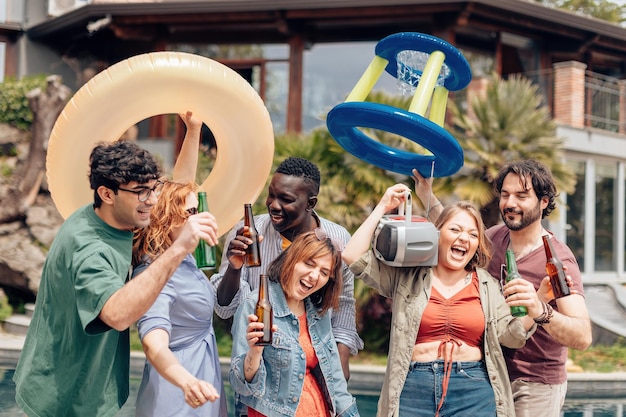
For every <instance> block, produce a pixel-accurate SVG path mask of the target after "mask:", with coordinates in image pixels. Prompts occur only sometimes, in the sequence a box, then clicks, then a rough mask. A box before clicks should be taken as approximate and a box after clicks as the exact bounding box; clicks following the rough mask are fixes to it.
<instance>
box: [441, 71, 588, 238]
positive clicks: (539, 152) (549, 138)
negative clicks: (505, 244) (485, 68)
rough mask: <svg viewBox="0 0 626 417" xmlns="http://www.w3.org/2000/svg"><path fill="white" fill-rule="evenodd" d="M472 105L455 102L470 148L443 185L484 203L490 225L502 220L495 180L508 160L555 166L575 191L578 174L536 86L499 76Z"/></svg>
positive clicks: (560, 185) (458, 129) (458, 133)
mask: <svg viewBox="0 0 626 417" xmlns="http://www.w3.org/2000/svg"><path fill="white" fill-rule="evenodd" d="M469 106H470V108H471V111H470V112H467V113H466V112H463V111H462V109H461V106H459V105H457V104H455V103H453V102H451V103H450V112H451V116H452V117H451V125H452V127H451V128H450V129H451V130H452V133H453V134H454V136H455V137H456V138H457V139H458V140H459V143H460V144H461V147H462V148H463V150H464V152H465V163H464V166H463V167H462V168H461V170H460V171H459V172H458V173H456V174H455V175H453V176H451V177H448V178H445V179H444V180H443V184H442V187H443V189H444V190H445V191H446V192H447V193H450V194H454V195H455V196H456V197H457V198H460V199H463V200H470V201H473V202H474V203H475V204H477V205H478V206H479V207H481V212H482V215H483V221H484V222H485V225H486V226H487V227H490V226H492V225H494V224H496V223H497V222H498V221H499V211H498V200H497V196H496V194H495V192H494V189H493V181H494V178H495V176H496V174H497V172H498V170H499V169H500V168H501V167H502V166H503V165H504V164H505V163H506V162H508V161H511V160H515V159H529V158H532V159H536V160H538V161H540V162H542V163H544V164H545V165H547V166H548V167H549V168H550V170H551V171H552V174H553V175H554V177H555V181H556V185H557V189H558V190H559V191H560V192H572V191H573V188H574V185H575V183H576V178H575V175H574V173H573V172H571V170H570V169H569V168H568V167H567V165H566V164H565V161H564V158H563V139H561V138H559V137H557V136H556V124H555V123H554V121H553V120H552V119H551V115H550V110H549V109H548V108H547V107H546V106H544V105H543V104H542V97H541V95H540V94H539V92H538V87H537V86H536V85H534V84H532V83H531V82H530V81H529V80H528V79H526V78H524V77H523V76H520V75H513V76H510V77H509V78H508V79H506V80H505V79H502V78H500V77H499V76H497V75H494V76H493V79H492V82H491V83H490V84H489V85H488V87H487V91H486V94H485V95H484V96H475V97H471V98H470V103H469ZM446 192H444V195H445V194H446Z"/></svg>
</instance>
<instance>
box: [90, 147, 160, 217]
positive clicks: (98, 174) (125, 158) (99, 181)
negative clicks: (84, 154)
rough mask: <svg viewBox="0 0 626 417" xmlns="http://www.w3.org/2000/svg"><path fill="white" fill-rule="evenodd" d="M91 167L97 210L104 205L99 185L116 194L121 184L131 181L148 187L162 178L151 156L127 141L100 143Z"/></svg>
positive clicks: (91, 160)
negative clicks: (148, 183)
mask: <svg viewBox="0 0 626 417" xmlns="http://www.w3.org/2000/svg"><path fill="white" fill-rule="evenodd" d="M89 168H90V171H89V185H90V186H91V189H92V190H94V193H93V194H94V197H93V199H94V207H95V208H98V207H100V206H101V205H102V199H101V198H100V196H99V195H98V187H100V186H104V187H107V188H110V189H111V190H113V191H114V192H117V190H118V189H119V186H120V185H123V184H128V183H129V182H131V181H137V182H138V183H139V184H145V183H147V182H150V181H152V180H154V179H158V178H159V177H160V176H161V168H160V167H159V164H158V163H157V161H156V159H154V157H153V156H152V154H151V153H150V152H148V151H147V150H145V149H143V148H141V147H140V146H139V145H137V144H136V143H135V142H131V141H128V140H118V141H115V142H113V143H100V144H98V145H97V146H96V147H95V148H93V150H92V151H91V155H90V157H89Z"/></svg>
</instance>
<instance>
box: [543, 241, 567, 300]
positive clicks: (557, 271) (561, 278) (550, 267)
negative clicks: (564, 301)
mask: <svg viewBox="0 0 626 417" xmlns="http://www.w3.org/2000/svg"><path fill="white" fill-rule="evenodd" d="M542 238H543V248H544V250H545V251H546V258H547V259H548V261H547V263H546V271H547V272H548V276H550V285H552V291H553V292H554V298H561V297H565V296H566V295H570V289H569V286H568V285H567V279H566V278H565V271H564V270H563V263H562V262H561V260H560V259H559V258H557V256H556V252H555V251H554V246H553V245H552V238H551V237H550V235H543V236H542Z"/></svg>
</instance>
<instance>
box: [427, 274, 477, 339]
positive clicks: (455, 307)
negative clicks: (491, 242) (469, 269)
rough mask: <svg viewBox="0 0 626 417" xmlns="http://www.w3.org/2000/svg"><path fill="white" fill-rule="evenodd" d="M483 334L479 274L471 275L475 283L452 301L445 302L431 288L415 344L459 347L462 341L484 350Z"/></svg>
mask: <svg viewBox="0 0 626 417" xmlns="http://www.w3.org/2000/svg"><path fill="white" fill-rule="evenodd" d="M484 334H485V314H484V313H483V308H482V306H481V304H480V295H479V293H478V276H477V275H476V273H473V274H472V284H471V285H468V286H466V287H465V288H463V289H462V290H461V291H459V292H458V293H456V294H454V296H452V297H451V298H447V299H446V298H445V297H443V296H442V295H441V294H440V293H439V291H437V289H435V287H432V290H431V294H430V299H429V300H428V305H427V306H426V309H425V310H424V314H423V315H422V320H421V322H420V328H419V331H418V332H417V339H416V340H415V344H418V343H424V342H435V341H441V342H444V341H445V342H455V343H456V344H457V345H459V341H463V342H465V343H466V344H468V345H469V346H472V347H477V348H481V349H482V344H483V337H484Z"/></svg>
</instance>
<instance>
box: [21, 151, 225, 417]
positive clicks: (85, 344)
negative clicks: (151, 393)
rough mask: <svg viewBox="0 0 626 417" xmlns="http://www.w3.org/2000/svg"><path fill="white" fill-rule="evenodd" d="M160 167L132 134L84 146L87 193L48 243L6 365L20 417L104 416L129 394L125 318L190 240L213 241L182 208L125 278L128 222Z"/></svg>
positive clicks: (146, 299) (137, 220) (133, 317)
mask: <svg viewBox="0 0 626 417" xmlns="http://www.w3.org/2000/svg"><path fill="white" fill-rule="evenodd" d="M160 176H161V172H160V169H159V167H158V165H157V162H156V161H155V159H154V158H153V156H152V155H151V154H150V153H149V152H147V151H146V150H144V149H142V148H140V147H139V146H137V145H136V144H135V143H133V142H130V141H118V142H114V143H112V144H100V145H98V146H96V147H95V148H94V149H93V151H92V153H91V156H90V174H89V181H90V185H91V189H92V190H93V192H94V202H93V204H88V205H85V206H83V207H81V208H79V209H78V210H76V211H75V212H74V213H73V214H72V215H71V216H69V217H68V218H67V220H66V221H65V222H64V223H63V225H62V226H61V228H60V229H59V231H58V233H57V235H56V237H55V240H54V242H53V243H52V246H51V247H50V252H49V253H48V256H47V258H46V262H45V264H44V268H43V273H42V277H41V284H40V286H39V291H38V294H37V300H36V306H35V312H34V315H33V318H32V321H31V324H30V328H29V330H28V334H27V336H26V340H25V343H24V348H23V350H22V354H21V356H20V359H19V362H18V365H17V368H16V371H15V376H14V380H15V383H16V401H17V403H18V404H19V405H20V406H21V407H22V408H23V409H24V411H25V412H26V414H27V415H28V416H30V417H36V416H39V417H43V416H50V417H53V416H65V417H85V416H90V417H92V416H96V417H97V416H112V415H114V414H115V413H116V412H117V411H118V410H119V409H120V408H121V407H122V405H123V404H124V403H125V402H126V400H127V398H128V394H129V361H130V343H129V330H128V329H129V327H130V326H131V324H133V323H135V322H136V321H137V320H138V319H139V318H140V317H141V316H142V315H143V314H144V313H145V312H146V311H147V310H148V308H149V307H150V306H151V305H152V304H153V302H154V301H155V299H156V298H157V296H158V295H159V293H160V291H161V289H162V288H163V287H164V285H165V284H166V283H167V281H168V279H169V278H170V276H171V275H172V273H173V272H174V271H175V269H176V268H177V266H178V265H179V264H180V263H181V262H182V260H183V258H184V257H185V256H186V255H187V254H189V253H190V252H192V251H193V250H194V249H195V247H196V245H197V244H198V241H199V239H204V240H206V241H207V242H209V243H210V244H211V245H215V244H216V243H217V224H216V222H215V218H214V217H213V216H212V215H211V214H209V213H199V214H196V215H194V216H190V217H189V218H188V220H187V222H186V224H185V225H184V227H183V229H182V231H181V234H180V236H179V238H177V239H176V241H175V242H174V243H173V244H172V245H171V246H170V248H168V249H167V250H166V251H165V252H164V253H163V254H162V255H161V256H159V258H158V259H156V260H155V261H154V262H153V263H152V264H151V265H150V266H149V267H148V268H147V269H146V270H145V271H144V272H142V273H140V274H139V275H137V276H136V277H135V278H133V279H132V280H130V279H129V277H130V276H131V274H130V273H131V252H132V243H133V230H135V229H136V228H142V227H145V226H147V225H148V224H149V222H150V212H151V210H152V207H153V206H154V204H155V203H156V201H157V197H158V195H159V192H160V189H161V186H162V185H163V183H162V182H161V181H160V179H159V178H160Z"/></svg>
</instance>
